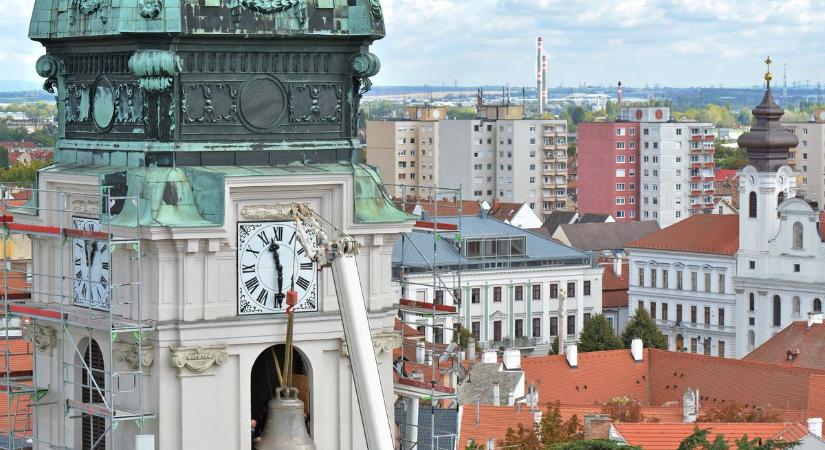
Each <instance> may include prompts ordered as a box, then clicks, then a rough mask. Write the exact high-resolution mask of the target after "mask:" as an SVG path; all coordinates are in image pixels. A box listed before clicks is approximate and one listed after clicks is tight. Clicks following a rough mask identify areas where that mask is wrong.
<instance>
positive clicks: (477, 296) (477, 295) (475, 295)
mask: <svg viewBox="0 0 825 450" xmlns="http://www.w3.org/2000/svg"><path fill="white" fill-rule="evenodd" d="M470 302H471V303H481V289H479V288H473V290H472V293H471V294H470Z"/></svg>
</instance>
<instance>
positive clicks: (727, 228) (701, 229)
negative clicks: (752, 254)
mask: <svg viewBox="0 0 825 450" xmlns="http://www.w3.org/2000/svg"><path fill="white" fill-rule="evenodd" d="M711 230H712V232H709V231H711ZM626 247H628V248H631V249H632V248H640V249H648V250H669V251H677V252H693V253H714V254H720V255H735V254H736V252H737V251H738V250H739V216H738V215H717V214H702V215H696V216H691V217H688V218H687V219H685V220H682V221H681V222H677V223H675V224H673V225H671V226H669V227H667V228H665V229H663V230H660V231H657V232H655V233H651V234H648V235H647V236H645V237H643V238H641V239H639V240H636V241H633V242H631V243H629V244H627V246H626Z"/></svg>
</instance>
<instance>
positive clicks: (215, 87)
mask: <svg viewBox="0 0 825 450" xmlns="http://www.w3.org/2000/svg"><path fill="white" fill-rule="evenodd" d="M181 112H182V113H183V120H184V121H186V122H187V123H219V122H235V121H236V120H237V116H238V89H237V88H236V87H235V86H233V85H232V84H231V83H193V84H190V85H188V86H185V87H184V88H183V99H182V102H181Z"/></svg>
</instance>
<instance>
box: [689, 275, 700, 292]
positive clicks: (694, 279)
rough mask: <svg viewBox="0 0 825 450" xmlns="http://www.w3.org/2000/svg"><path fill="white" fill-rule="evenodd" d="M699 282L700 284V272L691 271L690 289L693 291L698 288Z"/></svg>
mask: <svg viewBox="0 0 825 450" xmlns="http://www.w3.org/2000/svg"><path fill="white" fill-rule="evenodd" d="M697 284H699V274H698V273H696V272H691V273H690V290H691V291H696V290H698V289H699V286H697Z"/></svg>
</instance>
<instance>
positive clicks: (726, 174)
mask: <svg viewBox="0 0 825 450" xmlns="http://www.w3.org/2000/svg"><path fill="white" fill-rule="evenodd" d="M713 178H715V179H717V180H725V179H732V178H738V175H737V174H736V170H734V169H716V173H714V176H713Z"/></svg>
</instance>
